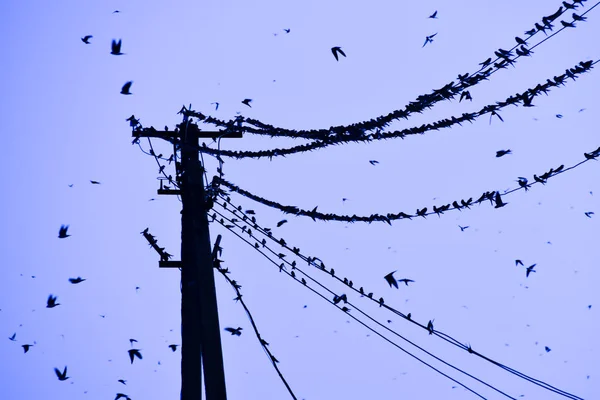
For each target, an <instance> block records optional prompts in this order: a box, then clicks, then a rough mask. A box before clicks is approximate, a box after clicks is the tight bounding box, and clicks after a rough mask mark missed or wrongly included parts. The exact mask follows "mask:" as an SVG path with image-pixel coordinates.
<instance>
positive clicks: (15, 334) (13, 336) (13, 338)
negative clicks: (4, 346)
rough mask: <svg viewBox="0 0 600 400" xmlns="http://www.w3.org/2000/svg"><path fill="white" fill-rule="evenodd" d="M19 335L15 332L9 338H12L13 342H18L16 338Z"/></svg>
mask: <svg viewBox="0 0 600 400" xmlns="http://www.w3.org/2000/svg"><path fill="white" fill-rule="evenodd" d="M16 337H17V332H15V333H13V334H12V336H9V337H8V339H9V340H12V341H13V342H16V341H17V340H16V339H15V338H16Z"/></svg>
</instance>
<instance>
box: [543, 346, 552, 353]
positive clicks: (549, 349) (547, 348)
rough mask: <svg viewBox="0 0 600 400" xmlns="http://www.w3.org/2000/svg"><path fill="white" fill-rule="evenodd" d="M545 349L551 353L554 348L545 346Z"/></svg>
mask: <svg viewBox="0 0 600 400" xmlns="http://www.w3.org/2000/svg"><path fill="white" fill-rule="evenodd" d="M544 350H546V353H550V351H551V350H552V349H551V348H550V347H548V346H544Z"/></svg>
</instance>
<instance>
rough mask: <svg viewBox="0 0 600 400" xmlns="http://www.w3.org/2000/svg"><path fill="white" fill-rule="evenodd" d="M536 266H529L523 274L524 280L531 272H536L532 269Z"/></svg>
mask: <svg viewBox="0 0 600 400" xmlns="http://www.w3.org/2000/svg"><path fill="white" fill-rule="evenodd" d="M536 265H537V264H533V265H530V266H529V267H527V272H526V273H525V278H527V277H529V274H530V273H532V272H537V271H536V270H534V269H533V267H535V266H536Z"/></svg>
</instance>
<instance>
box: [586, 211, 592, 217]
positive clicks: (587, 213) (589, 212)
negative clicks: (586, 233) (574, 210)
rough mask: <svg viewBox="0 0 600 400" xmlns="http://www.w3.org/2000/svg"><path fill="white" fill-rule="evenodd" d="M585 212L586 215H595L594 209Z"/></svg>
mask: <svg viewBox="0 0 600 400" xmlns="http://www.w3.org/2000/svg"><path fill="white" fill-rule="evenodd" d="M584 214H585V216H586V217H588V218H592V215H594V212H593V211H587V212H584Z"/></svg>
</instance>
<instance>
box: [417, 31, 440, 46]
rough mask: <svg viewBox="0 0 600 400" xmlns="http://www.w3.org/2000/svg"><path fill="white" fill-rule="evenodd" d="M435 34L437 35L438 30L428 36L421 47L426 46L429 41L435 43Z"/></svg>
mask: <svg viewBox="0 0 600 400" xmlns="http://www.w3.org/2000/svg"><path fill="white" fill-rule="evenodd" d="M435 35H437V32H436V33H434V34H433V35H429V36H426V37H425V43H423V46H421V48H423V47H425V45H427V43H433V38H434V37H435Z"/></svg>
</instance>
